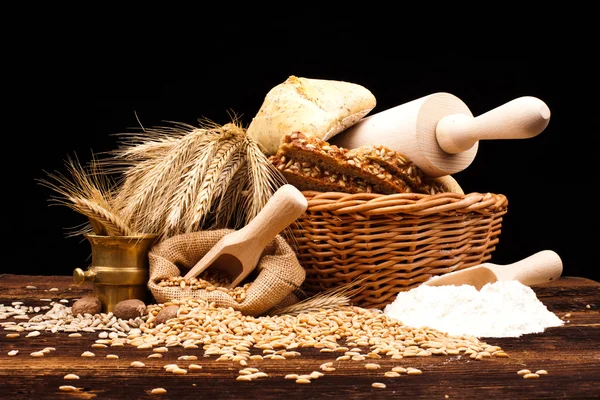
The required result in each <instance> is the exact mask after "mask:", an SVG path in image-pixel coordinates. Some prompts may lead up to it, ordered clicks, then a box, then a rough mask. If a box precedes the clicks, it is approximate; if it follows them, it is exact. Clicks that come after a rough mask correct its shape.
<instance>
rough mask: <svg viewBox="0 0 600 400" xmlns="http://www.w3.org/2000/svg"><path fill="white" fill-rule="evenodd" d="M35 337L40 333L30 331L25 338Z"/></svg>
mask: <svg viewBox="0 0 600 400" xmlns="http://www.w3.org/2000/svg"><path fill="white" fill-rule="evenodd" d="M36 336H40V331H31V332H29V333H28V334H27V336H25V337H36Z"/></svg>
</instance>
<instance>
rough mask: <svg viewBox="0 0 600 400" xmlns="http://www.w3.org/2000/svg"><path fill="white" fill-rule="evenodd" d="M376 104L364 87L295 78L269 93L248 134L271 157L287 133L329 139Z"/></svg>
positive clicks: (331, 81) (338, 82)
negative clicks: (299, 133) (298, 133)
mask: <svg viewBox="0 0 600 400" xmlns="http://www.w3.org/2000/svg"><path fill="white" fill-rule="evenodd" d="M375 105H376V101H375V96H374V95H373V94H372V93H371V92H370V91H369V90H368V89H366V88H365V87H363V86H361V85H358V84H355V83H350V82H344V81H333V80H325V79H310V78H298V77H296V76H293V75H292V76H290V77H289V78H288V79H287V80H286V81H285V82H283V83H281V84H279V85H277V86H275V87H274V88H272V89H271V90H270V91H269V92H268V93H267V95H266V96H265V99H264V101H263V104H262V106H261V107H260V109H259V111H258V113H257V114H256V116H255V117H254V118H253V119H252V121H251V122H250V125H249V126H248V129H247V132H246V134H247V135H248V136H250V137H252V138H253V139H254V140H256V141H257V142H258V143H259V144H260V145H261V147H262V149H263V151H264V152H265V154H267V155H272V154H275V153H276V152H277V150H278V149H279V146H280V144H281V141H282V139H283V137H284V136H285V135H286V134H289V133H292V132H294V131H299V132H302V133H304V134H305V135H307V136H314V137H317V138H319V139H322V140H328V139H329V138H331V137H333V136H334V135H336V134H338V133H340V132H341V131H343V130H344V129H346V128H348V127H350V126H352V125H354V124H355V123H356V122H358V121H359V120H360V119H362V118H363V117H364V116H365V115H367V114H368V113H369V112H370V111H371V110H372V109H373V108H375Z"/></svg>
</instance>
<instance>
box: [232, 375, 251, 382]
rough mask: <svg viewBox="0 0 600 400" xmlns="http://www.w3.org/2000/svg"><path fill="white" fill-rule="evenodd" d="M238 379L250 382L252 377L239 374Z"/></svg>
mask: <svg viewBox="0 0 600 400" xmlns="http://www.w3.org/2000/svg"><path fill="white" fill-rule="evenodd" d="M235 380H236V381H245V382H250V381H251V380H252V377H250V376H248V375H238V377H237V378H235Z"/></svg>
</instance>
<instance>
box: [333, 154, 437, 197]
mask: <svg viewBox="0 0 600 400" xmlns="http://www.w3.org/2000/svg"><path fill="white" fill-rule="evenodd" d="M344 156H345V157H346V158H347V159H351V158H354V159H356V160H363V161H362V162H363V163H365V160H366V165H367V168H377V169H379V167H382V168H383V169H385V170H386V171H388V172H390V173H391V174H392V175H393V176H397V177H401V179H402V180H403V181H404V182H406V183H407V184H408V185H410V187H411V188H412V191H413V192H415V193H425V194H435V193H439V192H445V191H447V188H446V187H445V185H444V184H443V183H442V182H441V181H437V180H436V179H434V178H431V177H428V176H427V175H425V173H424V172H423V170H421V169H420V168H419V167H417V166H416V165H415V164H414V163H413V162H412V161H410V160H409V159H408V158H407V157H406V156H405V155H404V154H401V153H399V152H397V151H395V150H392V149H390V148H387V147H386V146H383V145H365V146H361V147H358V148H355V149H349V150H348V151H347V152H346V153H345V154H344Z"/></svg>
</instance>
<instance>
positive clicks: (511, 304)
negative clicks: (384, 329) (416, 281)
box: [383, 281, 563, 338]
mask: <svg viewBox="0 0 600 400" xmlns="http://www.w3.org/2000/svg"><path fill="white" fill-rule="evenodd" d="M383 312H384V314H386V315H388V316H390V317H392V318H394V319H397V320H399V321H401V322H402V323H403V324H404V325H408V326H412V327H414V328H421V327H424V326H428V327H430V328H434V329H437V330H440V331H443V332H446V333H447V334H449V335H471V336H475V337H477V338H482V337H519V336H521V335H523V334H527V333H540V332H543V331H544V330H545V329H546V328H548V327H554V326H561V325H562V324H563V321H562V320H561V319H559V318H558V317H557V316H556V315H555V314H554V313H552V312H550V311H549V310H548V309H547V308H546V306H545V305H544V304H543V303H542V302H541V301H539V299H538V298H537V296H536V294H535V292H534V291H533V290H532V289H531V288H530V287H529V286H526V285H523V284H522V283H520V282H519V281H497V282H494V283H488V284H487V285H485V286H484V287H483V288H481V290H479V291H478V290H477V289H475V287H474V286H471V285H448V286H427V285H420V286H417V287H416V288H414V289H411V290H408V291H405V292H400V293H398V295H397V296H396V298H395V299H394V301H393V302H392V303H390V304H388V305H387V306H386V307H385V308H384V310H383Z"/></svg>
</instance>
